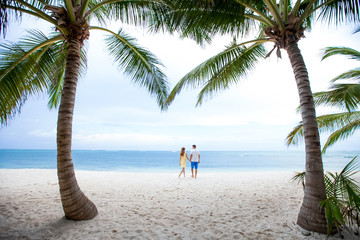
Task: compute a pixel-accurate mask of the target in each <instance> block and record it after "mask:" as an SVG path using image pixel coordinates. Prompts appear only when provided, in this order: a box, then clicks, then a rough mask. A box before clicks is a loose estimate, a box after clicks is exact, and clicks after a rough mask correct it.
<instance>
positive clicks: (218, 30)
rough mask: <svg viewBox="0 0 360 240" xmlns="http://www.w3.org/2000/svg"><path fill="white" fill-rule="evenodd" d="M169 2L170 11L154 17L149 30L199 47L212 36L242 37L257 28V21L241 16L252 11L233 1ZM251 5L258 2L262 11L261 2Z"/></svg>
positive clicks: (250, 13) (163, 11)
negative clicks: (181, 38) (172, 34)
mask: <svg viewBox="0 0 360 240" xmlns="http://www.w3.org/2000/svg"><path fill="white" fill-rule="evenodd" d="M169 2H170V3H171V6H172V8H170V9H163V10H162V14H158V15H155V21H154V23H153V25H152V30H153V31H159V30H160V29H161V30H166V31H169V32H171V33H174V32H177V33H179V34H180V37H183V38H185V37H187V38H192V39H194V40H195V41H196V42H197V43H199V44H203V43H204V42H209V43H210V42H211V39H212V37H213V36H215V35H216V34H232V35H233V36H244V35H245V34H248V33H249V30H250V29H251V28H254V27H255V26H256V25H259V24H258V23H257V21H254V20H253V19H252V18H247V17H245V15H244V14H247V15H252V14H253V11H251V10H249V9H246V8H245V7H244V6H243V5H242V4H240V3H238V2H237V1H226V3H224V1H182V0H175V1H169ZM253 2H257V4H259V3H262V9H264V3H263V2H262V1H253ZM169 5H170V4H169ZM264 11H265V10H264ZM157 12H159V11H157ZM155 14H156V13H155Z"/></svg>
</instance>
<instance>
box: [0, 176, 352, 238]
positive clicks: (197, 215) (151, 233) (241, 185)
mask: <svg viewBox="0 0 360 240" xmlns="http://www.w3.org/2000/svg"><path fill="white" fill-rule="evenodd" d="M177 174H178V173H177V172H174V173H120V172H88V171H77V179H78V182H79V185H80V187H81V189H82V190H83V191H84V192H85V194H86V195H87V196H88V197H89V198H90V199H91V200H92V201H93V202H94V203H95V204H96V205H97V207H98V210H99V215H98V216H97V217H96V218H95V219H93V220H90V221H81V222H75V221H69V220H65V219H64V217H63V215H64V214H63V211H62V208H61V203H60V195H59V191H58V184H57V176H56V170H0V239H327V237H326V236H325V235H320V234H316V233H311V235H310V236H304V235H303V233H302V232H303V231H301V230H300V228H299V227H298V226H297V225H295V222H296V219H297V214H298V211H299V209H300V206H301V202H302V198H303V191H302V187H301V186H300V185H296V184H294V183H292V182H291V181H290V179H291V177H292V175H293V173H292V172H239V173H214V174H212V173H202V172H201V171H200V172H199V178H198V179H197V180H194V179H191V178H190V177H189V176H190V174H189V172H187V174H188V175H187V178H185V179H180V180H178V178H177ZM329 239H340V238H339V237H338V236H332V237H330V238H329ZM345 239H352V238H351V237H350V236H346V238H345Z"/></svg>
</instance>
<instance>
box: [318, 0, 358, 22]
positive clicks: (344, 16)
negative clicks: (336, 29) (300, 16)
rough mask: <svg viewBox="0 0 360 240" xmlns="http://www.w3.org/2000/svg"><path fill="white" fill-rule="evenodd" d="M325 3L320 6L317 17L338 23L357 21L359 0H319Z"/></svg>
mask: <svg viewBox="0 0 360 240" xmlns="http://www.w3.org/2000/svg"><path fill="white" fill-rule="evenodd" d="M318 2H320V3H324V4H325V5H324V6H323V7H322V8H321V10H320V14H319V18H320V19H321V20H322V21H325V22H328V23H331V22H333V23H335V24H339V23H342V22H354V23H356V22H359V20H360V1H359V0H335V1H329V0H320V1H318Z"/></svg>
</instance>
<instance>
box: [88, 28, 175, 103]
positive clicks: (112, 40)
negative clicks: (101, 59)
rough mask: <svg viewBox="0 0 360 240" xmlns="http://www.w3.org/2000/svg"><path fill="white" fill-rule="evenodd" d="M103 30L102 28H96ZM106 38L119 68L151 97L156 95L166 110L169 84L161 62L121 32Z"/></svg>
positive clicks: (109, 49)
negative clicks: (144, 88) (145, 89)
mask: <svg viewBox="0 0 360 240" xmlns="http://www.w3.org/2000/svg"><path fill="white" fill-rule="evenodd" d="M94 29H99V30H100V29H101V28H94ZM101 30H104V31H107V32H108V33H111V35H109V36H108V37H107V38H106V45H107V50H108V51H109V53H110V55H111V56H112V58H113V59H114V61H115V62H116V64H117V65H118V68H119V69H120V70H121V71H123V72H124V73H126V74H127V75H129V76H130V77H131V79H132V80H133V81H134V82H135V83H137V84H139V85H140V86H142V87H146V88H147V90H148V91H149V93H150V94H151V95H155V96H156V99H157V102H158V104H159V106H160V107H161V108H162V109H164V108H165V105H164V103H165V100H166V99H167V95H168V82H167V80H166V76H165V74H164V73H163V72H162V70H161V68H160V66H162V64H161V62H160V61H159V60H157V59H156V57H155V56H154V55H153V54H151V53H150V52H148V51H147V50H145V49H143V48H140V47H139V46H138V45H137V44H136V42H135V39H134V38H131V37H130V36H128V35H127V34H125V33H124V32H123V31H122V30H120V31H119V32H118V33H117V34H116V33H113V32H111V31H109V30H105V29H101Z"/></svg>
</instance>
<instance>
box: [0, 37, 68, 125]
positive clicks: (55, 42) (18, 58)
mask: <svg viewBox="0 0 360 240" xmlns="http://www.w3.org/2000/svg"><path fill="white" fill-rule="evenodd" d="M61 40H62V37H61V36H60V35H54V37H52V38H47V37H46V36H45V35H44V34H43V33H41V32H40V31H29V37H27V38H24V39H23V40H22V41H20V42H19V43H18V44H12V43H4V44H2V45H1V46H0V48H1V51H0V62H2V65H1V66H0V76H1V78H0V89H1V91H0V109H1V110H0V111H1V113H0V115H1V116H0V117H1V124H6V123H7V121H8V120H9V118H11V117H12V116H14V115H15V114H16V113H17V112H19V111H20V109H21V106H22V104H23V103H24V102H25V101H26V99H27V97H28V96H30V95H33V94H36V93H39V92H44V91H46V90H47V88H48V86H49V85H50V84H51V82H52V81H53V79H54V74H56V72H57V67H58V66H57V65H55V64H54V63H55V62H56V59H57V58H58V57H59V44H60V45H61Z"/></svg>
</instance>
